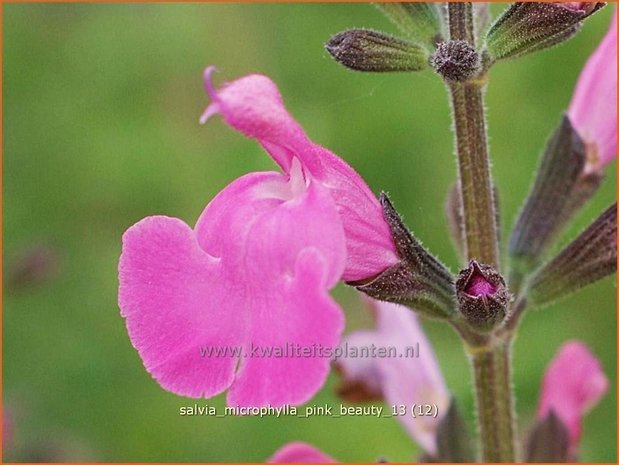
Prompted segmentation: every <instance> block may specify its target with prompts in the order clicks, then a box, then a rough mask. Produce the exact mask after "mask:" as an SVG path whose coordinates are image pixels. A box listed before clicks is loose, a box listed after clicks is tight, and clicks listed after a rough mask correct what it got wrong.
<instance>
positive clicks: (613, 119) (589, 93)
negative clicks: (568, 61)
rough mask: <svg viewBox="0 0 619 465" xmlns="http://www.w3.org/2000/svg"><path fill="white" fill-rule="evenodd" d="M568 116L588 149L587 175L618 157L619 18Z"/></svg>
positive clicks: (590, 62)
mask: <svg viewBox="0 0 619 465" xmlns="http://www.w3.org/2000/svg"><path fill="white" fill-rule="evenodd" d="M568 116H569V119H570V121H571V123H572V125H573V127H574V128H575V129H576V131H577V132H578V134H579V135H580V137H581V138H582V140H583V141H584V142H585V144H586V146H587V158H588V163H587V171H599V170H600V169H602V168H603V167H604V166H605V165H607V164H608V163H609V162H611V161H612V160H613V159H614V158H615V157H616V156H617V18H616V16H615V15H613V19H612V23H611V25H610V29H609V31H608V32H607V33H606V36H605V37H604V39H603V40H602V42H601V43H600V45H599V46H598V48H597V50H595V52H593V54H592V55H591V57H589V60H588V61H587V64H586V65H585V67H584V69H583V70H582V72H581V74H580V77H579V78H578V82H577V84H576V90H575V91H574V95H573V96H572V101H571V103H570V107H569V109H568Z"/></svg>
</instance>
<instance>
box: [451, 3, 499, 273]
mask: <svg viewBox="0 0 619 465" xmlns="http://www.w3.org/2000/svg"><path fill="white" fill-rule="evenodd" d="M471 9H472V6H471V4H470V3H455V2H450V3H449V24H450V34H451V39H452V40H465V41H467V42H468V43H469V44H470V45H472V46H474V39H473V38H474V30H473V21H472V16H471ZM484 81H485V80H484V77H483V76H482V77H481V78H477V79H476V80H474V81H467V82H449V83H448V87H449V92H450V96H451V106H452V110H453V119H454V128H455V132H456V150H457V155H458V157H457V158H458V172H459V181H460V182H459V183H458V185H459V188H460V196H461V198H462V206H463V210H464V211H463V213H464V215H463V216H464V233H465V238H466V241H465V243H466V254H467V257H468V258H469V259H476V260H478V261H480V262H481V263H485V264H486V265H492V266H493V267H495V268H498V265H499V252H498V234H497V225H496V208H495V203H494V191H493V188H492V181H491V177H490V165H489V162H488V143H487V137H486V120H485V114H484V102H483V89H484V84H485V82H484Z"/></svg>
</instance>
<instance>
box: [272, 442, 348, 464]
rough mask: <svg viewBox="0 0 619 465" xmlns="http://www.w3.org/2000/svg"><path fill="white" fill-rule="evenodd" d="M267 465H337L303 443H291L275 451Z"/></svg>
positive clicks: (332, 459) (334, 461) (329, 458)
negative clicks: (326, 464)
mask: <svg viewBox="0 0 619 465" xmlns="http://www.w3.org/2000/svg"><path fill="white" fill-rule="evenodd" d="M267 463H337V460H335V459H334V458H333V457H330V456H328V455H327V454H325V453H324V452H322V451H320V450H318V449H316V448H315V447H314V446H311V445H309V444H306V443H304V442H291V443H289V444H286V445H285V446H283V447H281V448H280V449H279V450H277V451H276V452H275V453H274V454H273V455H272V456H271V457H270V458H269V459H268V460H267Z"/></svg>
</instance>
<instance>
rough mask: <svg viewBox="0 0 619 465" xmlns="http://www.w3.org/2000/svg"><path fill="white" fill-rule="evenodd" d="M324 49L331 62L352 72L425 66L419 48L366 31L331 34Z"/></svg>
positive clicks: (423, 54)
mask: <svg viewBox="0 0 619 465" xmlns="http://www.w3.org/2000/svg"><path fill="white" fill-rule="evenodd" d="M325 48H326V49H327V51H328V52H329V53H330V54H331V56H332V57H333V58H334V59H335V61H337V62H338V63H340V64H342V65H344V66H345V67H347V68H349V69H353V70H355V71H370V72H393V71H420V70H422V69H424V68H426V67H427V66H428V53H427V52H426V51H425V50H424V49H423V48H421V47H420V46H418V45H416V44H414V43H412V42H409V41H407V40H404V39H399V38H397V37H393V36H390V35H388V34H384V33H382V32H377V31H371V30H367V29H351V30H348V31H344V32H340V33H338V34H335V35H334V36H333V37H331V38H330V39H329V41H328V42H327V44H326V45H325Z"/></svg>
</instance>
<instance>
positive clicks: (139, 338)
mask: <svg viewBox="0 0 619 465" xmlns="http://www.w3.org/2000/svg"><path fill="white" fill-rule="evenodd" d="M211 71H212V69H207V71H206V72H205V79H206V87H207V90H208V93H209V95H210V96H211V98H212V100H213V103H212V104H211V105H210V106H209V107H208V108H207V109H206V111H205V112H204V114H203V115H202V118H201V121H202V122H204V121H206V119H208V118H209V117H210V116H211V115H213V114H215V113H221V114H222V115H223V117H224V119H225V120H226V121H227V122H228V123H229V124H230V125H231V126H232V127H234V128H236V129H238V130H239V131H241V132H243V133H244V134H246V135H248V136H250V137H254V138H257V139H258V140H259V142H260V143H261V144H262V145H263V147H265V149H266V150H267V151H268V152H269V153H270V154H271V156H272V157H273V159H274V160H275V161H276V162H277V163H278V164H279V165H280V167H281V168H282V170H283V171H284V173H276V172H264V173H250V174H247V175H245V176H243V177H241V178H239V179H237V180H235V181H233V182H232V183H231V184H229V185H228V186H227V187H225V188H224V189H223V190H222V191H221V192H220V193H219V194H218V195H217V196H216V197H215V198H214V199H213V200H212V201H211V202H210V203H209V204H208V205H207V206H206V208H205V209H204V211H203V212H202V214H201V216H200V218H199V219H198V222H197V224H196V226H195V228H193V229H192V228H190V227H189V226H188V225H187V224H185V223H184V222H183V221H181V220H179V219H176V218H169V217H165V216H153V217H148V218H145V219H143V220H142V221H140V222H138V223H137V224H135V225H134V226H132V227H131V228H129V229H128V230H127V232H126V233H125V234H124V236H123V250H122V255H121V258H120V262H119V281H120V283H119V305H120V308H121V314H122V315H123V316H124V317H125V319H126V325H127V330H128V332H129V337H130V339H131V342H132V344H133V345H134V347H135V348H136V349H137V351H138V352H139V354H140V357H141V358H142V361H143V363H144V366H145V368H146V370H147V371H148V372H149V373H150V374H151V375H152V376H153V377H154V378H155V379H156V380H157V381H158V382H159V384H160V385H161V386H162V387H163V388H164V389H167V390H169V391H171V392H174V393H176V394H179V395H183V396H188V397H211V396H214V395H216V394H219V393H221V392H223V391H225V390H226V389H228V397H227V401H228V404H229V405H243V406H262V405H267V404H270V405H272V406H281V405H284V404H300V403H303V402H306V401H307V400H309V399H310V398H311V397H312V396H313V395H314V394H315V393H316V391H317V390H318V389H320V387H321V386H322V385H323V383H324V381H325V379H326V377H327V374H328V371H329V360H328V358H318V357H271V356H267V357H253V356H248V355H251V353H252V348H254V347H263V348H267V349H268V348H274V347H285V346H287V345H289V344H292V345H295V346H301V347H311V346H314V345H320V346H323V347H333V346H336V345H337V344H338V343H339V340H340V335H341V332H342V329H343V324H344V320H343V315H342V312H341V310H340V308H339V306H338V305H337V304H336V303H335V301H334V300H333V299H332V298H331V297H330V296H329V293H328V290H329V289H331V288H332V287H333V286H334V285H335V284H336V283H337V282H338V280H340V279H341V278H344V279H348V280H357V279H363V278H367V277H372V276H374V275H375V274H377V273H380V272H381V271H383V270H384V269H385V268H387V267H388V266H390V265H392V264H393V263H395V262H396V261H397V258H396V255H395V252H394V250H395V249H394V245H393V242H392V239H391V235H390V234H389V229H388V226H387V224H386V223H385V221H384V219H383V216H382V210H381V208H380V205H379V203H378V201H377V200H376V198H375V197H374V196H373V195H372V193H371V191H370V190H369V188H368V187H367V185H366V184H365V183H364V182H363V180H362V179H361V178H360V177H359V175H357V174H356V173H355V172H354V171H353V170H352V168H350V167H349V166H348V165H346V164H345V163H344V162H343V161H342V160H340V159H339V158H338V157H337V156H335V155H334V154H332V153H331V152H329V151H327V150H326V149H323V148H322V147H320V146H318V145H316V144H314V143H313V142H311V141H310V140H309V139H308V138H307V136H306V135H305V133H304V132H303V130H302V129H301V127H300V126H299V125H298V124H297V123H296V121H295V120H294V119H293V118H292V117H291V116H290V115H289V114H288V113H287V112H286V110H285V108H284V106H283V103H282V98H281V96H280V94H279V92H278V90H277V87H276V86H275V84H274V83H273V82H272V81H270V80H269V79H268V78H266V77H264V76H259V75H250V76H247V77H244V78H241V79H239V80H237V81H234V82H232V83H230V84H228V85H227V86H225V87H224V88H223V89H222V90H221V91H216V90H215V89H213V87H212V85H211V84H210V80H209V79H210V73H211ZM204 347H208V348H211V349H214V350H220V351H221V350H223V351H224V352H223V353H222V352H220V353H219V354H218V355H217V356H207V357H205V356H203V355H204V354H203V353H201V349H202V348H204ZM226 348H230V349H231V350H230V351H227V352H226V351H225V350H226ZM236 348H242V349H243V350H242V351H241V352H240V353H239V352H234V351H233V350H234V349H236ZM241 354H242V355H241Z"/></svg>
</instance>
